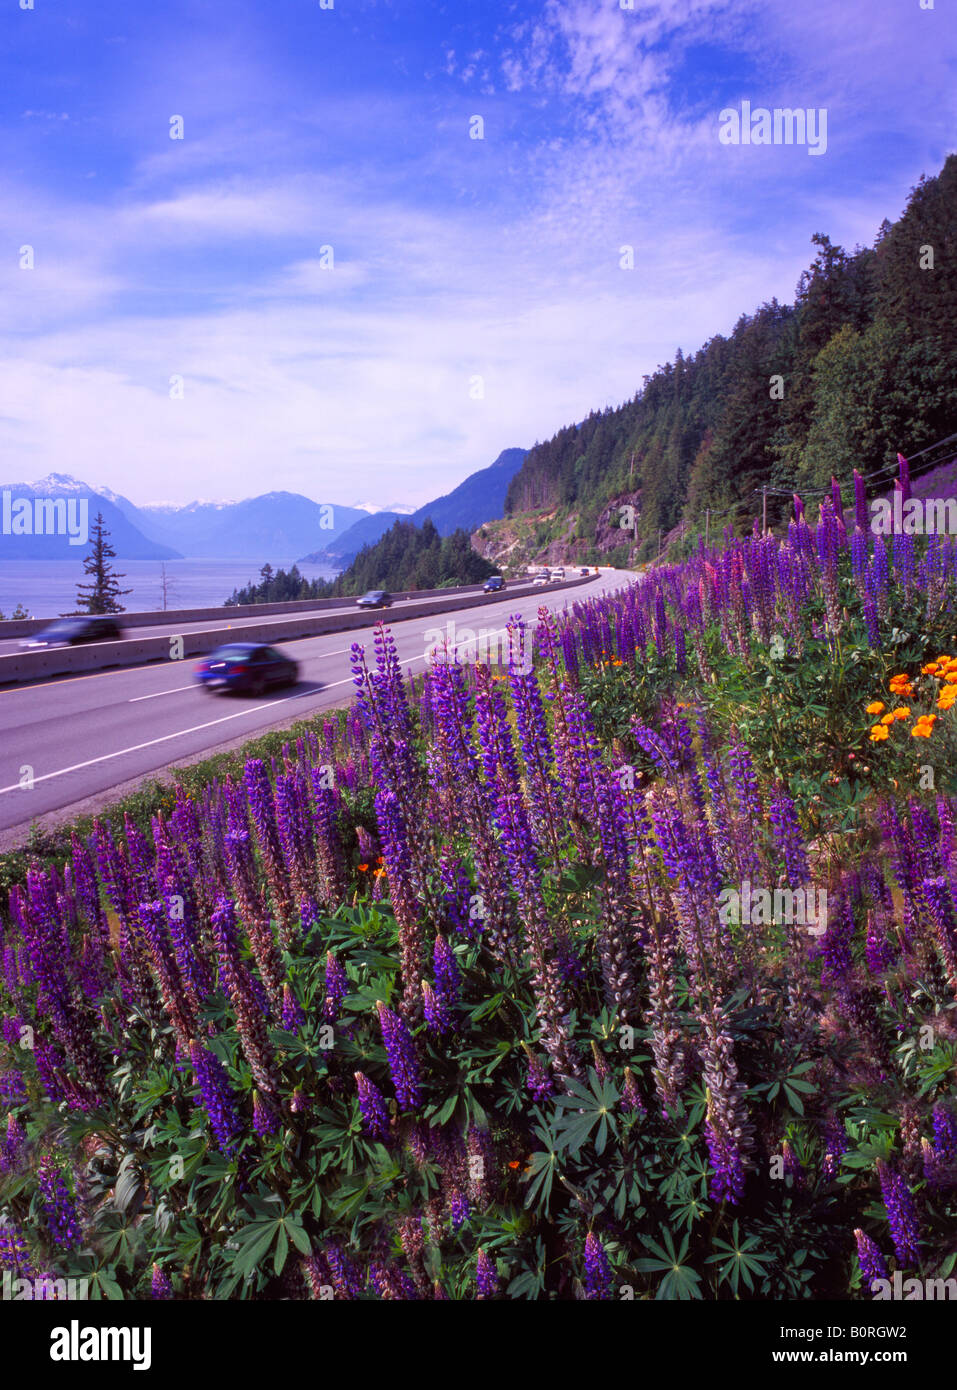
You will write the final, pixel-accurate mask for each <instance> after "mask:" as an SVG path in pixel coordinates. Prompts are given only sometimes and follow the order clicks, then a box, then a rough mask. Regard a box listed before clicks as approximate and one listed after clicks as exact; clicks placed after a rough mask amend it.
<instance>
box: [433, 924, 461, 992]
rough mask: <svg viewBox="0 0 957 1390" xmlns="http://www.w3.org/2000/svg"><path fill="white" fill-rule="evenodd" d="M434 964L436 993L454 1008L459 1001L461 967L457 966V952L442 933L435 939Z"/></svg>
mask: <svg viewBox="0 0 957 1390" xmlns="http://www.w3.org/2000/svg"><path fill="white" fill-rule="evenodd" d="M432 964H433V968H434V970H435V992H436V994H438V995H440V996H441V998H442V999H443V1001H444V1002H445V1004H446V1005H447V1006H448V1007H449V1008H452V1006H453V1005H455V1004H457V1003H458V1000H459V989H460V979H459V967H458V965H457V964H456V960H455V952H454V951H453V950H452V947H451V946H450V945H449V943H448V942H447V941H446V939H445V937H444V936H443V935H442V933H441V932H440V933H439V934H438V936H437V937H436V938H435V946H434V948H433V951H432Z"/></svg>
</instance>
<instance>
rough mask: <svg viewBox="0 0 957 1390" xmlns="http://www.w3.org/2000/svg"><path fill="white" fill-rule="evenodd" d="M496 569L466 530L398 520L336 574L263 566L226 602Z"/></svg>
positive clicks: (426, 584) (470, 579)
mask: <svg viewBox="0 0 957 1390" xmlns="http://www.w3.org/2000/svg"><path fill="white" fill-rule="evenodd" d="M494 573H495V570H494V568H493V567H492V566H491V565H490V564H489V563H488V561H487V560H483V559H482V557H481V556H480V555H477V554H476V553H475V551H474V550H473V549H472V546H471V542H470V541H469V537H468V532H466V531H453V532H452V534H451V535H450V536H444V537H443V536H440V535H439V533H438V531H437V530H436V528H435V527H434V526H433V525H432V522H431V521H426V522H425V523H424V524H423V525H422V526H416V525H415V524H414V523H413V522H411V521H397V522H395V524H394V525H393V526H392V527H390V529H389V530H388V531H386V533H385V535H384V536H382V537H381V538H380V539H379V540H378V541H376V543H375V544H374V545H367V546H364V547H363V548H362V550H360V551H359V554H358V555H357V556H356V558H355V559H354V560H353V562H352V564H351V565H350V566H349V568H348V569H346V570H343V572H342V573H341V574H340V575H337V577H336V578H335V579H331V580H323V579H313V580H309V579H306V578H305V577H304V575H303V574H302V573H301V572H300V570H299V568H298V566H296V565H293V567H292V569H291V570H288V571H286V570H282V569H280V570H276V571H274V570H273V568H272V566H271V565H263V567H262V569H261V570H260V571H259V577H260V582H259V583H258V584H255V583H249V584H247V585H246V586H245V588H243V589H236V590H234V591H233V593H232V594H231V595H230V597H229V598H228V599H227V600H226V603H225V605H224V606H225V607H227V608H228V607H233V606H235V605H236V604H243V603H286V602H289V601H293V600H296V599H315V598H336V597H340V596H344V595H348V594H361V593H364V592H365V590H366V589H390V590H393V591H395V592H396V593H399V592H401V591H402V590H405V589H439V588H443V587H444V586H446V585H447V586H450V587H451V586H453V585H456V584H477V583H479V582H480V581H481V580H483V579H487V578H488V576H489V575H490V574H494Z"/></svg>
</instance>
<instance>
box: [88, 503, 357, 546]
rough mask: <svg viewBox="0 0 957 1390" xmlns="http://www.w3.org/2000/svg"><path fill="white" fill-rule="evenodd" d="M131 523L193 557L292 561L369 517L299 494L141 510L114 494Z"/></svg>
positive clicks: (144, 507)
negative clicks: (314, 500)
mask: <svg viewBox="0 0 957 1390" xmlns="http://www.w3.org/2000/svg"><path fill="white" fill-rule="evenodd" d="M111 498H112V500H113V501H114V503H115V504H116V506H117V507H119V509H120V510H121V511H122V512H123V514H124V516H125V517H126V518H127V520H128V521H130V522H132V524H133V525H134V526H135V527H136V528H137V529H138V530H139V531H141V532H142V533H143V535H144V536H146V537H148V538H149V539H150V540H152V541H155V542H157V543H159V544H162V545H172V546H175V547H176V549H177V550H178V551H179V552H180V553H181V554H182V555H186V556H189V557H190V558H191V559H203V560H237V559H240V560H246V559H252V560H254V561H255V562H256V563H257V564H262V563H263V562H264V561H266V560H269V561H275V560H291V559H293V558H294V557H295V556H296V555H301V554H302V553H303V551H304V550H315V549H316V547H317V545H319V544H332V543H333V542H334V541H335V540H336V539H337V537H339V536H341V535H342V534H343V532H345V531H348V530H349V528H350V527H351V526H353V525H354V524H355V522H357V521H359V520H360V519H361V518H363V517H365V516H367V515H368V514H367V513H366V512H365V511H363V510H362V509H361V508H359V507H340V506H337V505H333V504H331V503H321V502H313V501H312V499H311V498H309V497H303V496H302V494H301V493H298V492H266V493H263V495H262V496H261V497H248V498H246V499H245V500H244V501H242V502H190V503H189V504H188V505H187V506H185V507H177V506H172V505H170V504H168V503H156V504H153V505H147V506H142V507H137V506H135V505H134V503H132V502H130V501H129V499H128V498H126V497H120V496H117V495H115V494H111Z"/></svg>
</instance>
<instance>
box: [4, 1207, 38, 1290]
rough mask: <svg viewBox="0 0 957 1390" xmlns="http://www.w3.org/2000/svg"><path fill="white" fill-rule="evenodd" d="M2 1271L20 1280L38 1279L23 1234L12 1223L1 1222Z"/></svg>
mask: <svg viewBox="0 0 957 1390" xmlns="http://www.w3.org/2000/svg"><path fill="white" fill-rule="evenodd" d="M2 1269H5V1270H9V1271H10V1273H11V1274H13V1275H15V1276H16V1277H17V1278H18V1279H33V1278H35V1277H36V1276H35V1271H34V1268H33V1265H32V1264H31V1263H30V1252H29V1250H28V1249H27V1243H26V1241H25V1239H24V1237H23V1232H22V1231H21V1230H20V1227H19V1226H16V1225H14V1223H13V1222H12V1221H0V1270H2Z"/></svg>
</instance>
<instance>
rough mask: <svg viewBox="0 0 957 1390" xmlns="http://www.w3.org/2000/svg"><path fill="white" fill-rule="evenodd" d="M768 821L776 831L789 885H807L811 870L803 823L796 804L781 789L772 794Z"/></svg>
mask: <svg viewBox="0 0 957 1390" xmlns="http://www.w3.org/2000/svg"><path fill="white" fill-rule="evenodd" d="M768 820H769V821H770V822H771V825H772V827H773V830H774V839H775V843H776V844H777V846H778V848H779V849H780V851H781V853H782V854H783V856H784V865H785V869H786V871H787V883H788V885H789V886H792V887H798V886H799V885H800V884H803V883H807V881H808V879H809V877H810V870H809V868H808V862H807V851H806V849H805V847H804V837H803V834H802V831H801V823H800V821H799V820H798V816H797V811H796V810H795V807H794V802H793V801H792V800H791V798H790V797H789V796H788V795H787V793H786V792H784V791H782V790H781V789H780V788H776V789H775V790H774V791H773V792H772V793H771V802H770V805H769V807H768Z"/></svg>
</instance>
